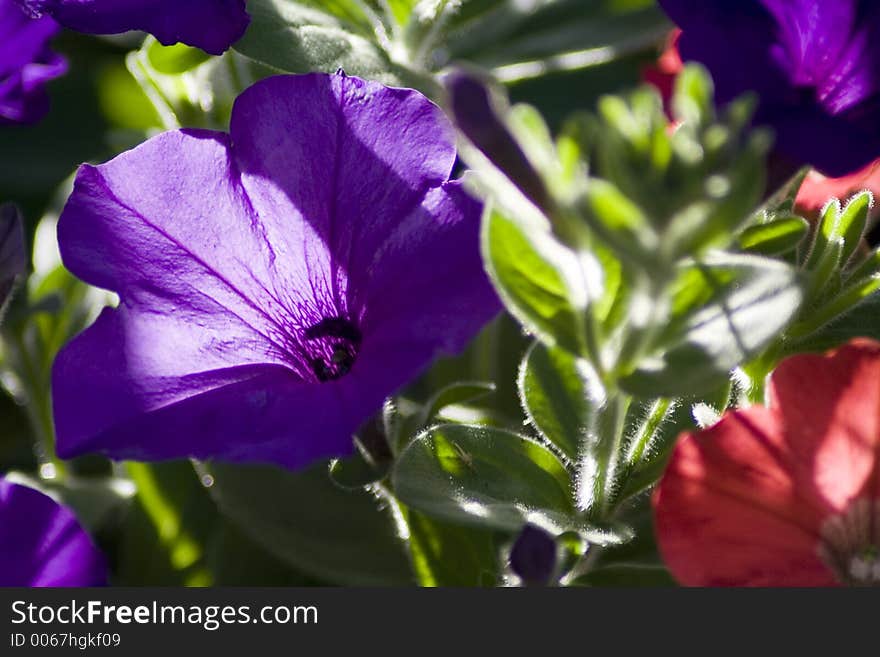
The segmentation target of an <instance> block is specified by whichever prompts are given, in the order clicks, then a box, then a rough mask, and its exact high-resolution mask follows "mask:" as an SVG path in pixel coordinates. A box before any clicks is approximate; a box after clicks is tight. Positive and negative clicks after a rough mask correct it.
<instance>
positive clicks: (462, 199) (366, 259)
mask: <svg viewBox="0 0 880 657" xmlns="http://www.w3.org/2000/svg"><path fill="white" fill-rule="evenodd" d="M454 158H455V151H454V148H453V146H452V131H451V128H450V126H449V124H448V122H447V121H446V119H445V118H444V117H443V115H442V114H441V113H440V111H439V110H438V109H437V108H436V106H434V105H433V104H432V103H430V102H429V101H428V100H427V99H425V98H424V97H423V96H421V95H420V94H418V93H416V92H413V91H407V90H400V89H387V88H385V87H381V86H380V85H374V84H370V83H366V82H363V81H361V80H358V79H356V78H346V77H343V76H326V75H310V76H301V77H295V76H284V77H277V78H270V79H268V80H265V81H263V82H260V83H258V84H257V85H255V86H254V87H252V88H251V89H250V90H248V91H247V92H245V94H244V95H243V96H242V97H241V98H240V99H239V101H238V102H237V103H236V106H235V109H234V111H233V118H232V136H231V137H229V136H227V135H224V134H222V133H215V132H206V131H175V132H168V133H165V134H163V135H160V136H158V137H156V138H154V139H151V140H149V141H148V142H146V143H145V144H143V145H141V146H139V147H138V148H136V149H134V150H132V151H129V152H128V153H125V154H123V155H121V156H119V157H117V158H116V159H114V160H112V161H111V162H109V163H107V164H104V165H101V166H98V167H91V166H83V167H82V168H81V170H80V172H79V174H78V176H77V180H76V184H75V188H74V193H73V195H72V196H71V198H70V200H69V202H68V204H67V206H66V207H65V210H64V212H63V214H62V217H61V219H60V221H59V227H58V235H59V243H60V246H61V253H62V257H63V258H64V262H65V264H66V265H67V266H68V268H69V269H70V270H71V271H72V272H73V273H75V274H76V275H77V276H79V277H80V278H82V279H83V280H85V281H87V282H89V283H92V284H94V285H97V286H100V287H104V288H107V289H111V290H114V291H116V292H118V293H119V295H120V297H121V300H122V301H121V304H120V307H119V308H118V309H116V310H107V311H105V312H104V314H103V315H102V316H101V318H99V320H98V321H97V322H96V323H95V324H94V325H93V326H92V327H91V328H90V329H88V330H87V331H86V332H85V333H84V334H82V335H81V336H79V337H78V338H76V339H75V340H74V341H73V342H72V343H71V344H70V345H68V347H66V348H65V349H64V350H63V351H62V352H61V354H59V356H58V358H57V360H56V363H55V369H54V373H53V393H54V394H53V397H54V403H55V419H56V425H57V430H58V446H59V451H60V453H61V454H63V455H65V456H72V455H75V454H80V453H83V452H86V451H102V452H104V453H106V454H108V455H110V456H112V457H114V458H139V459H157V458H172V457H180V456H198V457H201V458H208V457H215V458H224V459H229V460H240V461H272V462H276V463H280V464H282V465H285V466H288V467H299V466H302V465H305V464H307V463H309V462H311V461H313V460H315V459H317V458H320V457H322V456H324V457H326V456H339V455H341V454H344V453H349V452H350V451H351V446H352V444H351V434H352V432H354V431H355V430H356V429H357V427H358V426H359V425H360V424H361V423H362V422H363V421H364V420H365V419H367V417H368V416H369V415H370V414H372V413H373V412H375V411H376V410H378V408H379V407H380V406H381V403H382V400H383V399H384V397H386V396H387V395H389V394H391V393H393V392H394V391H395V390H396V389H397V388H399V387H400V386H401V385H403V384H405V383H406V382H407V381H409V380H410V379H411V378H412V377H413V376H415V375H416V374H417V373H418V372H419V371H421V370H422V369H424V368H425V367H426V366H427V365H428V364H429V363H430V361H431V360H432V359H433V358H434V357H435V356H436V355H437V354H438V353H443V352H456V351H459V350H460V349H462V348H463V347H464V345H465V343H466V342H467V341H468V340H469V339H470V338H471V337H473V335H474V334H475V333H476V332H477V331H478V330H479V329H480V328H481V327H482V325H483V324H484V323H485V322H487V321H488V320H489V319H491V317H492V316H493V315H494V314H495V313H497V311H498V309H499V305H498V301H497V299H496V297H495V295H494V293H493V292H492V289H491V286H490V285H489V283H488V280H487V278H486V276H485V274H484V272H483V269H482V264H481V262H480V257H479V248H478V227H479V217H480V205H479V204H478V203H476V202H475V201H473V200H472V199H470V198H469V197H467V196H466V195H465V194H464V193H463V192H462V190H461V189H460V185H459V184H458V183H449V182H447V176H448V173H449V171H450V169H451V166H452V162H453V161H454Z"/></svg>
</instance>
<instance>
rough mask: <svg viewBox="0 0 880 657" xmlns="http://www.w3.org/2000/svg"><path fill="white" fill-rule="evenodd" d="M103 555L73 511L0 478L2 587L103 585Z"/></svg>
mask: <svg viewBox="0 0 880 657" xmlns="http://www.w3.org/2000/svg"><path fill="white" fill-rule="evenodd" d="M106 584H107V565H106V562H105V560H104V555H103V554H102V553H101V552H100V551H99V550H98V548H97V547H96V546H95V544H94V542H93V541H92V539H91V538H90V537H89V535H88V534H87V533H86V531H85V530H84V529H83V528H82V527H81V526H80V524H79V522H78V521H77V519H76V516H74V514H73V512H72V511H71V510H70V509H68V508H67V507H65V506H62V505H61V504H58V503H57V502H56V501H55V500H53V499H52V498H51V497H49V496H48V495H45V494H43V493H41V492H39V491H38V490H35V489H33V488H29V487H28V486H22V485H21V484H16V483H13V482H11V481H9V480H8V479H4V478H2V477H0V586H27V587H46V586H65V587H70V586H104V585H106Z"/></svg>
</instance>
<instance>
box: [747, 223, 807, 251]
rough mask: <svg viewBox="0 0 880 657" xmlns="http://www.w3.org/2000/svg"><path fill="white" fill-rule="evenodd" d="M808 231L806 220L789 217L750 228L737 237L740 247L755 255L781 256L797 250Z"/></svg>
mask: <svg viewBox="0 0 880 657" xmlns="http://www.w3.org/2000/svg"><path fill="white" fill-rule="evenodd" d="M809 230H810V224H809V222H808V221H807V220H806V219H803V218H802V217H797V216H794V215H789V216H786V217H779V218H775V219H773V220H772V221H768V222H767V223H764V224H759V225H757V226H750V227H749V228H746V229H745V230H744V231H743V232H742V233H740V236H739V245H740V247H741V248H742V249H743V250H745V251H748V252H750V253H754V254H756V255H767V256H773V255H781V254H784V253H789V252H790V251H793V250H794V249H796V248H797V246H798V244H800V243H801V242H802V241H803V239H804V237H806V235H807V233H808V232H809Z"/></svg>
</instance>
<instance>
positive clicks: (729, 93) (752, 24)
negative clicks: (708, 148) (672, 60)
mask: <svg viewBox="0 0 880 657" xmlns="http://www.w3.org/2000/svg"><path fill="white" fill-rule="evenodd" d="M660 4H661V6H662V7H663V8H664V9H665V10H666V12H667V13H668V14H669V15H670V17H671V18H672V19H673V20H674V21H675V22H676V23H677V24H678V25H679V27H681V28H682V30H683V34H682V38H681V42H680V48H681V53H682V56H683V58H684V59H686V60H696V61H699V62H702V63H703V64H705V65H706V66H707V67H708V68H709V70H710V71H711V73H712V76H713V78H714V80H715V84H716V87H717V100H718V101H719V103H726V102H728V101H730V100H732V99H733V98H735V97H736V96H738V95H740V94H742V93H744V92H746V91H754V92H757V93H758V95H759V100H760V104H759V107H758V112H757V115H756V122H757V123H760V124H764V125H768V126H770V127H772V128H774V130H775V131H776V133H777V142H776V148H777V150H778V151H779V152H780V153H781V154H782V155H783V156H784V157H785V158H788V159H797V160H798V161H799V162H803V163H808V164H812V165H813V166H815V167H816V168H818V169H819V170H820V171H822V172H823V173H825V174H827V175H830V176H842V175H845V174H847V173H850V172H852V171H855V170H858V169H860V168H862V167H864V166H865V165H866V164H868V163H869V162H871V161H872V160H874V159H875V158H877V157H878V156H880V64H878V62H880V3H877V2H876V1H875V0H833V1H832V0H823V1H821V2H817V1H816V0H714V1H711V2H695V1H694V0H660Z"/></svg>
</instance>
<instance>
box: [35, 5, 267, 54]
mask: <svg viewBox="0 0 880 657" xmlns="http://www.w3.org/2000/svg"><path fill="white" fill-rule="evenodd" d="M18 1H19V2H20V3H21V4H23V5H24V6H25V7H26V8H28V9H29V10H30V11H31V12H33V13H35V14H37V15H42V14H49V15H51V16H52V17H54V18H55V20H57V21H58V22H59V23H61V24H62V25H64V26H65V27H68V28H70V29H73V30H77V31H79V32H86V33H89V34H117V33H119V32H127V31H129V30H143V31H144V32H149V33H150V34H152V35H153V36H155V37H156V38H157V39H158V40H159V41H160V42H162V43H164V44H165V45H171V44H173V43H177V42H182V43H186V44H188V45H191V46H196V47H197V48H201V49H203V50H205V51H206V52H209V53H211V54H214V55H219V54H221V53H222V52H223V51H224V50H226V49H227V48H229V46H230V45H232V44H233V43H235V42H236V41H238V39H240V38H241V36H242V35H243V34H244V32H245V30H246V29H247V26H248V23H249V22H250V17H249V16H248V14H247V12H246V11H245V0H185V1H181V0H18Z"/></svg>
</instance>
